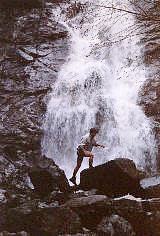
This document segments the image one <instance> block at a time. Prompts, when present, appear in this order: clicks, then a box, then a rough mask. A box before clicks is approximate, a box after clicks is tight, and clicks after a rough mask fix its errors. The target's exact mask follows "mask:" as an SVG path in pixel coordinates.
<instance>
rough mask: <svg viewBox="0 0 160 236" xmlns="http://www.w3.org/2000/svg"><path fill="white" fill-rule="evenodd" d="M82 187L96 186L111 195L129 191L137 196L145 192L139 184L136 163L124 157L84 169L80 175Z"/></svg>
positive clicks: (123, 193)
mask: <svg viewBox="0 0 160 236" xmlns="http://www.w3.org/2000/svg"><path fill="white" fill-rule="evenodd" d="M80 188H82V189H84V190H89V189H92V188H96V189H98V190H99V191H100V192H102V193H104V194H106V195H107V196H110V197H115V196H122V195H125V194H128V193H131V194H133V195H137V196H138V195H139V196H143V194H144V190H143V188H142V187H141V186H140V184H139V175H138V170H137V169H136V167H135V164H134V163H133V161H131V160H129V159H124V158H118V159H115V160H112V161H109V162H107V163H105V164H103V165H100V166H96V167H94V168H91V169H86V170H83V171H82V172H81V175H80Z"/></svg>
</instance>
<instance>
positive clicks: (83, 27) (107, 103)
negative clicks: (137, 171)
mask: <svg viewBox="0 0 160 236" xmlns="http://www.w3.org/2000/svg"><path fill="white" fill-rule="evenodd" d="M70 2H71V3H72V2H75V1H70ZM79 2H80V3H82V4H85V6H84V10H83V11H81V12H80V13H79V14H77V15H76V16H75V17H72V18H71V17H70V18H69V17H67V14H65V13H64V12H65V11H67V10H66V9H67V7H66V5H61V8H57V9H56V11H55V9H54V11H53V14H54V17H55V15H56V17H57V21H59V22H60V23H61V24H63V25H65V27H66V28H67V30H68V32H69V35H70V52H69V56H68V58H67V61H66V63H65V64H64V65H63V66H62V67H61V70H60V71H59V74H58V79H57V81H56V82H55V83H54V84H53V86H52V93H51V99H50V101H49V104H48V107H47V113H46V118H45V121H44V138H43V140H42V149H43V153H44V154H46V156H48V157H51V158H53V159H54V160H55V162H56V163H57V164H58V165H59V166H60V167H61V168H62V169H64V170H65V172H66V174H67V176H71V175H72V171H73V168H74V167H75V165H76V146H77V144H78V142H79V141H80V138H81V136H82V135H84V134H85V133H86V132H88V130H89V129H90V128H91V127H93V126H95V125H96V126H97V125H98V126H99V127H100V132H99V134H98V135H97V141H98V142H99V143H102V144H104V145H105V146H106V148H105V149H100V148H95V149H94V150H93V153H95V159H94V165H96V164H101V163H104V162H106V161H108V160H111V159H114V158H118V157H124V158H129V159H132V160H133V161H134V162H135V163H136V165H138V166H141V167H146V166H147V167H150V168H152V169H154V168H155V156H156V155H155V153H156V144H155V140H154V135H153V133H152V123H151V121H150V120H149V119H148V118H147V117H146V116H145V114H144V112H143V110H142V108H141V107H140V106H139V105H137V98H138V93H139V90H140V88H141V86H142V84H143V83H144V81H145V80H146V79H147V73H146V68H145V66H144V64H143V61H142V59H141V57H142V48H141V46H140V45H139V41H140V38H139V36H137V35H136V30H135V29H136V27H137V26H136V24H135V19H134V15H132V14H130V13H127V12H124V11H117V10H113V9H110V8H106V7H104V5H105V6H111V4H110V3H109V2H108V1H107V3H106V1H104V0H101V1H96V5H95V1H94V0H90V1H87V0H83V1H79ZM112 3H113V4H114V5H115V6H116V7H117V8H119V6H120V8H123V9H127V10H128V9H131V5H130V3H129V1H127V0H124V1H123V5H122V3H121V2H120V1H118V0H114V1H112ZM98 5H100V6H98ZM102 5H103V6H102ZM62 10H63V11H62ZM131 10H132V9H131ZM132 11H133V10H132ZM62 12H63V14H62ZM85 167H88V160H87V158H86V160H85V161H84V163H83V165H82V168H85Z"/></svg>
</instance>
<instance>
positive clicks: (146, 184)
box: [140, 176, 160, 198]
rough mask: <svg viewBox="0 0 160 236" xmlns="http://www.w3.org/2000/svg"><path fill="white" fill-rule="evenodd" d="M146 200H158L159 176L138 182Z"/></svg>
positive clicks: (159, 195) (159, 189) (159, 192)
mask: <svg viewBox="0 0 160 236" xmlns="http://www.w3.org/2000/svg"><path fill="white" fill-rule="evenodd" d="M140 184H141V186H142V187H143V188H144V190H145V196H146V198H160V176H154V177H150V178H145V179H142V180H141V181H140Z"/></svg>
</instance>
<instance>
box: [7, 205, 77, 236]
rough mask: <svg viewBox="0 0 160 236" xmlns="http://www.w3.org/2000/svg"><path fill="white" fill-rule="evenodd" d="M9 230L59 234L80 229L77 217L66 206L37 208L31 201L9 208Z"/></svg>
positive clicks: (38, 233)
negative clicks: (29, 203) (28, 203)
mask: <svg viewBox="0 0 160 236" xmlns="http://www.w3.org/2000/svg"><path fill="white" fill-rule="evenodd" d="M7 228H8V229H10V231H14V232H15V231H19V230H26V231H27V232H29V233H31V234H32V235H60V234H64V233H66V234H67V233H68V234H69V233H73V234H74V233H78V232H81V231H82V227H81V222H80V219H79V217H78V216H77V215H76V213H74V212H73V211H72V210H71V209H69V208H66V207H48V208H42V209H37V204H35V202H31V205H30V206H28V207H27V204H26V205H25V207H24V205H23V206H21V207H20V208H14V209H10V210H9V212H8V225H7Z"/></svg>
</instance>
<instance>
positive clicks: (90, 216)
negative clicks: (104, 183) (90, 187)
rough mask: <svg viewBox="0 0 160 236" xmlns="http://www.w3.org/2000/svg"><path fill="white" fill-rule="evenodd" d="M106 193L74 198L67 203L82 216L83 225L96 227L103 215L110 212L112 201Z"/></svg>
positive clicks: (91, 227)
mask: <svg viewBox="0 0 160 236" xmlns="http://www.w3.org/2000/svg"><path fill="white" fill-rule="evenodd" d="M106 199H107V197H106V196H104V195H93V196H88V197H80V198H74V199H71V200H69V201H67V202H66V203H65V206H67V207H70V208H71V209H72V210H73V211H75V212H76V213H77V214H78V215H79V216H80V218H81V221H82V225H83V226H84V227H87V228H89V229H91V230H93V229H95V227H96V225H97V224H98V223H99V222H100V220H101V219H102V217H103V216H105V215H106V214H107V213H108V214H109V212H110V204H111V203H110V201H106Z"/></svg>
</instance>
